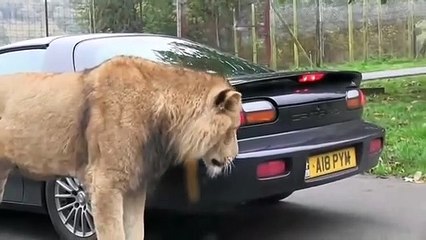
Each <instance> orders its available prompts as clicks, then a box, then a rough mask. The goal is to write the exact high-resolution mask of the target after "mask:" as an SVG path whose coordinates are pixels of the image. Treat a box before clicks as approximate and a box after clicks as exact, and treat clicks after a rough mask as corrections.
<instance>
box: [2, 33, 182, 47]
mask: <svg viewBox="0 0 426 240" xmlns="http://www.w3.org/2000/svg"><path fill="white" fill-rule="evenodd" d="M123 36H154V37H165V38H176V37H175V36H170V35H162V34H153V33H88V34H68V35H58V36H50V37H40V38H33V39H28V40H22V41H18V42H15V43H11V44H7V45H3V46H1V47H0V51H2V50H6V49H11V48H22V47H28V46H48V45H49V44H50V43H52V42H54V41H55V40H59V39H64V38H72V40H73V42H75V43H78V42H80V41H85V40H90V39H96V38H106V37H123ZM185 40H186V39H185Z"/></svg>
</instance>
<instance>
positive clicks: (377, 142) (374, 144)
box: [369, 138, 383, 154]
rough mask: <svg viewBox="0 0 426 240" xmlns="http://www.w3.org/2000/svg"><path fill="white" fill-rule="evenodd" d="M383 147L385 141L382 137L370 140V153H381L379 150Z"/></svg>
mask: <svg viewBox="0 0 426 240" xmlns="http://www.w3.org/2000/svg"><path fill="white" fill-rule="evenodd" d="M382 148H383V141H382V139H381V138H376V139H373V140H372V141H371V142H370V150H369V153H370V154H376V153H379V152H380V151H381V150H382Z"/></svg>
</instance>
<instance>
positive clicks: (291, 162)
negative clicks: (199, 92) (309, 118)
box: [147, 121, 385, 210]
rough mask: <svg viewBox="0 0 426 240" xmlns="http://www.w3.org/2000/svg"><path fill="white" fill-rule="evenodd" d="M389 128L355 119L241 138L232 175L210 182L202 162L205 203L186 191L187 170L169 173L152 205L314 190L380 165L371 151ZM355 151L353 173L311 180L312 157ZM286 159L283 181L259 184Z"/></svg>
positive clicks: (185, 205)
mask: <svg viewBox="0 0 426 240" xmlns="http://www.w3.org/2000/svg"><path fill="white" fill-rule="evenodd" d="M384 137H385V130H384V129H383V128H381V127H379V126H377V125H374V124H371V123H366V122H363V121H350V122H344V123H338V124H333V125H328V126H323V127H317V128H311V129H304V130H301V131H295V132H287V133H282V134H275V135H270V136H262V137H257V138H250V139H243V140H240V142H239V145H240V153H239V155H238V156H237V159H235V162H234V163H235V167H234V168H233V170H232V173H231V174H229V175H227V176H220V177H218V178H216V179H210V178H209V177H208V176H206V174H205V167H204V165H203V164H202V163H200V171H199V186H200V200H199V201H198V202H197V203H195V204H194V203H193V204H191V203H189V201H188V198H187V192H186V190H185V187H184V176H183V171H182V168H181V167H179V168H174V169H172V170H170V171H169V172H167V173H166V175H165V176H164V178H163V179H162V181H161V183H160V184H159V186H158V187H157V188H156V190H155V192H154V194H153V195H152V196H149V197H148V203H147V204H148V207H149V208H151V207H153V208H156V209H157V208H160V209H174V210H192V209H205V208H207V209H210V208H216V207H221V206H230V205H236V204H239V203H242V202H247V201H251V200H256V199H260V198H265V197H269V196H274V195H277V194H282V193H287V192H293V191H296V190H299V189H305V188H310V187H313V186H318V185H322V184H326V183H330V182H333V181H337V180H340V179H343V178H347V177H350V176H353V175H356V174H359V173H361V172H364V171H366V170H368V169H371V168H372V167H374V166H375V165H376V164H377V162H378V159H379V156H380V154H381V152H382V150H380V151H379V152H376V153H374V154H370V153H369V148H370V142H371V141H372V140H373V139H377V138H381V139H382V141H384ZM351 146H353V147H355V153H356V160H357V166H356V167H355V168H352V169H349V170H342V171H340V172H337V173H333V174H329V175H326V176H323V177H318V178H317V179H313V180H305V172H306V162H307V159H308V157H309V156H311V155H315V154H319V153H324V152H329V151H334V150H336V149H341V148H346V147H351ZM275 159H284V160H286V164H287V167H288V170H289V171H288V172H287V173H286V174H285V175H284V176H281V177H278V178H275V179H269V180H259V179H258V177H257V175H256V169H257V166H258V164H259V163H262V162H265V161H270V160H275Z"/></svg>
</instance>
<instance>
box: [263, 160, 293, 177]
mask: <svg viewBox="0 0 426 240" xmlns="http://www.w3.org/2000/svg"><path fill="white" fill-rule="evenodd" d="M286 173H287V165H286V162H284V161H282V160H273V161H268V162H264V163H260V164H259V165H257V169H256V175H257V178H258V179H265V178H273V177H278V176H282V175H284V174H286Z"/></svg>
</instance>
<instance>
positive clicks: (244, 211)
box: [0, 176, 426, 240]
mask: <svg viewBox="0 0 426 240" xmlns="http://www.w3.org/2000/svg"><path fill="white" fill-rule="evenodd" d="M147 221H148V223H147V237H146V239H147V240H150V239H155V240H156V239H203V240H214V239H229V240H231V239H232V240H234V239H247V240H252V239H253V240H255V239H256V240H259V239H262V240H263V239H264V240H273V239H280V240H283V239H286V240H287V239H298V240H305V239H306V240H308V239H309V240H310V239H315V240H322V239H324V240H325V239H326V240H342V239H345V240H364V239H365V240H401V239H407V240H408V239H409V240H424V239H426V184H413V183H405V182H403V181H400V180H394V179H377V178H374V177H371V176H357V177H353V178H350V179H347V180H343V181H340V182H337V183H333V184H329V185H326V186H321V187H316V188H312V189H308V190H303V191H299V192H297V193H295V194H294V195H293V196H291V197H290V198H288V199H287V200H286V201H285V202H282V203H279V204H277V205H276V206H269V207H259V206H257V207H253V206H245V207H243V208H241V209H238V210H236V211H233V212H230V213H226V214H221V215H214V216H212V215H210V216H192V217H188V216H182V215H173V214H159V213H151V214H148V217H147ZM37 232H38V233H37ZM0 239H7V240H30V239H31V240H41V239H43V240H53V239H58V238H57V237H56V236H55V233H54V232H53V229H52V227H51V226H50V222H49V219H48V218H47V217H46V216H40V215H35V214H26V213H15V212H9V211H0Z"/></svg>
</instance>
